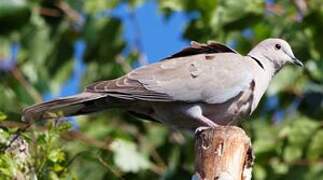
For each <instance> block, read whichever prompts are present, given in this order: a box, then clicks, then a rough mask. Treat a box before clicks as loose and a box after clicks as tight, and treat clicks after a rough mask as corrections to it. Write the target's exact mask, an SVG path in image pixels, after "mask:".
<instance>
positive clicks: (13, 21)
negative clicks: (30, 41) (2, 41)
mask: <svg viewBox="0 0 323 180" xmlns="http://www.w3.org/2000/svg"><path fill="white" fill-rule="evenodd" d="M30 15H31V9H30V8H29V7H28V5H27V2H26V1H25V0H0V24H2V26H1V28H0V34H5V35H6V34H7V33H10V32H12V31H15V30H18V29H20V28H21V27H22V26H24V25H25V24H27V23H28V22H29V18H30Z"/></svg>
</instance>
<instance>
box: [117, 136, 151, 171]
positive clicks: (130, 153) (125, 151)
mask: <svg viewBox="0 0 323 180" xmlns="http://www.w3.org/2000/svg"><path fill="white" fill-rule="evenodd" d="M111 150H112V151H113V152H114V158H113V159H114V162H115V164H116V165H117V166H118V167H119V168H120V169H121V170H122V171H124V172H133V173H135V172H138V171H140V170H144V169H148V168H149V167H150V162H149V160H148V158H147V157H146V156H145V155H143V154H141V153H140V152H138V151H137V149H136V145H135V144H134V143H133V142H130V141H125V140H122V139H116V140H115V141H113V142H112V144H111Z"/></svg>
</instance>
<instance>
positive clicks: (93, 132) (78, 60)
mask: <svg viewBox="0 0 323 180" xmlns="http://www.w3.org/2000/svg"><path fill="white" fill-rule="evenodd" d="M322 33H323V1H322V0H280V1H275V0H240V1H236V0H195V1H180V0H77V1H73V0H66V1H64V0H0V96H1V100H0V144H1V153H0V177H1V178H0V179H33V178H34V179H35V178H37V179H109V180H110V179H179V180H180V179H190V177H191V175H192V174H193V172H194V138H193V136H192V135H191V134H189V133H186V132H179V131H176V130H172V129H170V128H167V127H164V126H163V125H161V124H158V123H154V122H148V121H145V120H144V121H143V120H138V119H135V118H134V117H132V116H129V115H128V114H126V113H124V112H122V111H119V110H114V111H109V112H103V113H99V114H93V115H91V116H82V117H76V118H69V119H67V121H65V122H63V123H62V122H60V123H58V122H57V121H49V122H36V123H35V124H34V125H32V126H31V127H29V128H28V129H27V130H25V131H21V130H19V128H24V126H25V124H23V123H22V122H21V121H20V115H21V110H22V109H23V108H24V107H26V106H29V105H32V104H34V103H38V102H42V101H44V100H48V99H52V98H55V97H60V96H66V95H72V94H75V93H77V92H80V91H82V89H83V88H84V87H85V86H86V85H88V84H90V83H91V82H94V81H98V80H107V79H113V78H116V77H118V76H121V75H123V74H125V73H127V72H129V71H131V69H133V68H136V67H139V66H142V65H144V64H149V63H153V62H156V61H158V60H159V59H161V58H163V57H166V56H169V55H170V54H172V53H175V52H176V51H179V50H180V49H181V48H183V47H185V46H188V45H189V42H190V41H191V40H194V41H199V42H206V41H207V40H216V41H219V42H222V43H225V44H228V45H229V46H230V47H232V48H235V49H237V50H238V51H239V52H240V53H242V54H246V53H247V52H248V51H249V50H250V49H251V47H253V46H254V45H255V44H257V43H258V42H259V41H261V40H263V39H265V38H269V37H281V38H284V39H286V40H287V41H288V42H289V43H290V44H291V46H292V48H293V50H294V53H295V55H296V57H298V58H299V59H301V60H302V61H303V62H304V64H305V68H304V69H301V68H297V67H294V66H288V67H286V68H284V69H283V70H282V71H281V72H280V73H279V75H278V76H277V77H275V79H274V81H273V82H272V84H271V86H270V88H269V90H268V91H267V94H266V95H265V97H264V98H263V99H262V102H261V104H260V105H259V107H258V109H257V111H256V112H255V113H254V115H253V116H252V117H251V118H249V119H246V120H244V121H243V122H242V124H241V126H242V127H243V128H244V129H245V130H246V131H247V133H248V134H249V136H250V137H251V138H252V142H253V148H254V151H255V155H256V160H255V165H254V169H253V177H254V179H257V180H262V179H279V180H280V179H323V121H322V120H323V35H322ZM17 132H18V133H17ZM19 132H20V133H19ZM17 134H20V135H19V136H17ZM13 138H15V139H16V141H14V142H13V143H12V144H11V145H10V147H8V144H10V142H11V140H12V139H13Z"/></svg>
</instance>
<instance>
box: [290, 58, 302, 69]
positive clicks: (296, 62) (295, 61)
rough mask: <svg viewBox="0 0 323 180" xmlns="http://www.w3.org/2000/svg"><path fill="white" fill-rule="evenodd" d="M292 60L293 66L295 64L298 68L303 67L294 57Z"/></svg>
mask: <svg viewBox="0 0 323 180" xmlns="http://www.w3.org/2000/svg"><path fill="white" fill-rule="evenodd" d="M292 59H293V64H296V65H297V66H300V67H304V64H303V63H302V61H300V60H299V59H297V58H296V57H293V58H292Z"/></svg>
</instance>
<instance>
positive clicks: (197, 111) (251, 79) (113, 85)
mask: <svg viewBox="0 0 323 180" xmlns="http://www.w3.org/2000/svg"><path fill="white" fill-rule="evenodd" d="M287 63H293V64H296V65H299V66H303V64H302V62H301V61H299V60H298V59H296V58H295V56H294V54H293V52H292V49H291V47H290V45H289V44H288V43H287V42H286V41H284V40H282V39H266V40H264V41H262V42H260V43H259V44H257V45H256V46H255V47H254V48H253V49H252V50H251V51H250V52H249V53H248V55H246V56H243V55H241V54H239V53H237V52H236V51H235V50H233V49H231V48H229V47H227V46H225V45H223V44H220V43H217V42H209V43H207V44H200V43H197V42H192V43H191V46H190V47H188V48H185V49H183V50H182V51H180V52H178V53H176V54H174V55H171V56H170V57H167V58H165V59H163V60H162V61H160V62H158V63H155V64H150V65H146V66H143V67H140V68H138V69H135V70H133V71H131V72H129V73H128V74H126V75H124V76H122V77H119V78H117V79H113V80H108V81H100V82H96V83H94V84H92V85H90V86H88V87H87V88H86V89H85V90H84V92H82V93H80V94H77V95H75V96H69V97H63V98H59V99H55V100H52V101H49V102H45V103H41V104H37V105H34V106H31V107H28V108H26V109H24V111H23V119H24V120H27V121H30V120H38V119H50V118H53V117H55V115H57V114H59V115H60V116H73V115H81V114H87V113H92V112H98V111H102V110H106V109H111V108H122V109H125V110H126V111H128V112H130V113H131V114H133V115H135V116H138V117H141V118H145V119H150V120H156V121H159V122H162V123H165V124H167V125H169V126H172V127H175V128H182V129H195V128H198V127H205V126H207V127H216V126H218V125H228V124H232V123H235V122H237V121H238V120H239V119H242V118H246V117H248V116H250V115H251V113H252V112H253V111H254V110H255V109H256V107H257V105H258V103H259V101H260V99H261V97H262V96H263V94H264V93H265V91H266V89H267V87H268V85H269V83H270V81H271V79H272V78H273V76H274V75H275V74H276V73H277V72H278V71H279V70H280V69H281V68H282V67H283V66H284V65H285V64H287Z"/></svg>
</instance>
